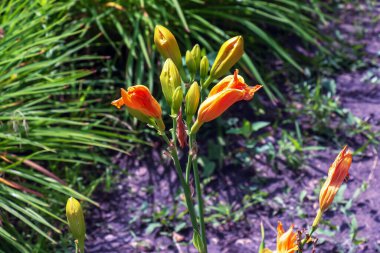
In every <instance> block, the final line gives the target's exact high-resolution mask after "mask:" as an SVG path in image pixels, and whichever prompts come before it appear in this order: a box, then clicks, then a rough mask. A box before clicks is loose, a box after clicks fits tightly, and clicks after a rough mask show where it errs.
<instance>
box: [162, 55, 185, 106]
mask: <svg viewBox="0 0 380 253" xmlns="http://www.w3.org/2000/svg"><path fill="white" fill-rule="evenodd" d="M160 81H161V88H162V93H163V94H164V97H165V99H166V101H167V102H168V104H169V106H170V107H172V98H173V94H174V91H175V89H176V88H177V87H178V86H180V85H181V77H180V75H179V72H178V69H177V67H176V65H175V64H174V62H173V61H172V60H171V59H170V58H168V59H166V61H165V63H164V66H163V68H162V72H161V75H160Z"/></svg>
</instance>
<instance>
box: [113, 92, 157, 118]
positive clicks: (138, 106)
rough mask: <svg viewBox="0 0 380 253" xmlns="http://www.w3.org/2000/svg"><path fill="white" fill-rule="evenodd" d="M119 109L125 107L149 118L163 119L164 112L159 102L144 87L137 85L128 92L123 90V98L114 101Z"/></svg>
mask: <svg viewBox="0 0 380 253" xmlns="http://www.w3.org/2000/svg"><path fill="white" fill-rule="evenodd" d="M112 105H114V106H116V107H117V108H120V107H122V106H123V105H125V106H127V107H128V108H131V109H133V110H135V111H137V112H139V113H141V114H143V115H145V116H147V117H153V118H157V119H158V118H161V115H162V110H161V106H160V104H159V103H158V102H157V100H156V99H155V98H154V97H153V96H152V95H151V94H150V91H149V89H148V88H147V87H146V86H144V85H135V86H132V87H129V88H128V90H125V89H123V88H122V89H121V98H120V99H117V100H114V101H112Z"/></svg>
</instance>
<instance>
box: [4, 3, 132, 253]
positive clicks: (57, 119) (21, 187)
mask: <svg viewBox="0 0 380 253" xmlns="http://www.w3.org/2000/svg"><path fill="white" fill-rule="evenodd" d="M74 4H75V1H62V2H53V1H44V0H40V1H27V0H10V1H2V2H1V3H0V108H1V112H0V128H1V131H0V142H1V145H0V158H1V159H0V223H1V226H0V248H1V252H16V251H17V252H32V251H33V248H34V247H35V245H36V244H38V242H39V243H40V244H39V245H44V244H46V243H44V241H46V242H47V241H49V242H50V243H53V244H54V243H56V239H54V238H57V236H58V235H59V234H60V233H61V231H60V229H59V223H61V222H65V221H64V220H63V219H62V218H60V217H61V215H62V214H63V210H64V209H63V206H64V204H65V201H66V199H67V196H74V197H76V198H78V199H82V200H87V201H89V202H92V201H91V200H90V199H89V198H87V197H86V196H85V195H82V194H79V193H78V192H76V191H74V190H72V188H70V187H69V186H70V185H71V186H75V188H81V189H80V190H81V192H82V193H89V191H91V189H87V190H86V188H85V187H84V186H83V181H88V182H90V180H91V179H94V178H93V176H92V177H91V176H90V175H89V174H87V175H86V174H84V173H80V170H81V169H82V168H83V167H84V166H87V168H89V166H91V167H94V166H96V165H97V164H102V165H103V166H104V167H106V165H108V164H109V158H108V157H107V156H108V155H109V154H107V153H106V152H105V151H104V150H106V149H110V150H116V151H119V152H123V153H127V152H128V150H129V149H130V148H131V147H133V142H132V141H130V139H131V137H130V135H129V132H128V131H125V130H119V132H123V133H124V135H123V139H120V137H118V138H119V140H121V141H119V140H118V139H117V138H115V136H116V134H115V133H114V132H113V131H112V130H111V129H115V128H111V127H110V126H109V125H110V122H112V119H111V118H110V117H107V113H108V110H110V109H108V108H110V107H108V104H107V106H101V107H97V105H98V104H99V103H103V101H101V99H99V96H102V95H104V94H107V89H103V90H95V89H94V88H93V87H91V85H90V84H91V83H89V82H86V81H84V80H83V78H86V77H87V76H88V75H90V74H92V73H93V71H92V70H89V69H86V67H87V66H88V65H89V61H90V60H91V61H92V62H93V61H97V60H99V57H93V56H90V55H87V54H85V53H83V52H82V53H81V54H80V55H79V54H78V52H79V51H81V50H84V49H85V48H86V47H87V46H88V45H89V44H91V43H92V42H93V41H94V39H95V38H94V39H90V40H86V41H84V40H83V39H82V37H81V36H83V35H84V34H85V32H86V28H85V27H84V26H83V24H82V23H81V22H80V20H77V21H71V17H70V15H69V12H68V10H69V9H70V8H71V7H72V6H73V5H74ZM127 140H128V142H127ZM137 141H138V140H137ZM131 143H132V144H131ZM102 150H103V151H102ZM98 175H101V173H98ZM83 176H84V177H85V178H83ZM86 177H88V178H86ZM61 178H62V179H61ZM96 182H98V181H97V180H95V181H93V182H92V186H94V184H95V183H96ZM92 203H94V202H92ZM94 204H95V203H94ZM41 242H42V244H41ZM48 247H49V246H44V247H43V248H48ZM42 251H43V249H39V251H38V252H42Z"/></svg>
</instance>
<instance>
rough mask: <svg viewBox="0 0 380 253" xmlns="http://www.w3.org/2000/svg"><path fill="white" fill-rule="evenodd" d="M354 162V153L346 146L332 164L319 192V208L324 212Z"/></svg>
mask: <svg viewBox="0 0 380 253" xmlns="http://www.w3.org/2000/svg"><path fill="white" fill-rule="evenodd" d="M351 162H352V154H351V152H350V151H349V150H348V147H347V146H345V147H344V148H343V149H342V151H340V153H339V155H338V156H337V157H336V158H335V161H334V163H333V164H331V166H330V168H329V172H328V176H327V179H326V181H325V183H324V184H323V186H322V189H321V193H320V194H319V209H320V210H321V212H324V211H325V210H326V209H327V208H328V207H329V206H330V205H331V203H332V202H333V200H334V197H335V195H336V193H337V192H338V190H339V187H340V186H341V185H342V183H343V181H344V179H345V178H346V177H347V176H348V170H349V169H350V166H351Z"/></svg>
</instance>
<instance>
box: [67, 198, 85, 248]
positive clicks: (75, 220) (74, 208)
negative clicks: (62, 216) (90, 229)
mask: <svg viewBox="0 0 380 253" xmlns="http://www.w3.org/2000/svg"><path fill="white" fill-rule="evenodd" d="M66 217H67V222H68V224H69V229H70V232H71V234H72V235H73V237H74V238H75V240H77V241H78V246H79V249H80V252H81V253H84V239H85V234H86V225H85V223H84V216H83V210H82V207H81V205H80V203H79V201H78V200H76V199H75V198H73V197H71V198H69V199H68V200H67V204H66Z"/></svg>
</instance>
